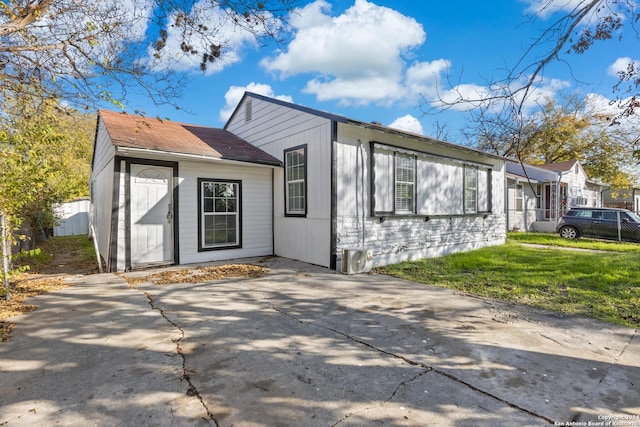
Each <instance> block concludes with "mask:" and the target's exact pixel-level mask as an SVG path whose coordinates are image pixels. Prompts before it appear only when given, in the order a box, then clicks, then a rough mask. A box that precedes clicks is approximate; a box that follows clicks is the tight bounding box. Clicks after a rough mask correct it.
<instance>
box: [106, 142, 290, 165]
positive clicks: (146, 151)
mask: <svg viewBox="0 0 640 427" xmlns="http://www.w3.org/2000/svg"><path fill="white" fill-rule="evenodd" d="M114 147H115V149H116V154H119V155H124V156H127V155H129V154H130V153H131V154H134V153H135V154H136V155H146V156H148V155H156V156H161V157H180V158H184V159H188V160H194V161H204V162H223V163H227V164H237V165H245V166H246V165H248V164H249V165H256V166H263V167H282V162H280V161H277V162H276V161H266V160H265V161H261V160H244V159H229V158H223V157H217V156H209V155H206V154H193V153H180V152H176V151H165V150H155V149H151V148H138V147H129V146H122V145H116V144H114Z"/></svg>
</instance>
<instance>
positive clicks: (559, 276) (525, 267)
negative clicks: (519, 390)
mask: <svg viewBox="0 0 640 427" xmlns="http://www.w3.org/2000/svg"><path fill="white" fill-rule="evenodd" d="M521 242H522V243H536V244H545V245H556V246H566V243H570V244H571V245H572V246H575V247H581V248H586V249H597V250H598V251H603V250H604V251H607V252H605V253H603V252H584V251H574V250H566V249H556V248H537V247H529V246H526V245H522V244H521ZM638 252H640V245H638V244H620V243H617V242H599V241H588V240H583V239H579V240H577V241H573V242H567V241H566V240H564V239H561V238H560V237H557V235H553V234H539V233H509V235H508V238H507V243H506V244H505V245H502V246H495V247H490V248H484V249H479V250H476V251H471V252H467V253H460V254H453V255H449V256H445V257H441V258H432V259H424V260H420V261H411V262H404V263H401V264H396V265H390V266H386V267H382V268H378V269H376V271H377V272H378V273H382V274H387V275H391V276H395V277H401V278H404V279H409V280H413V281H416V282H420V283H426V284H431V285H436V286H442V287H446V288H450V289H456V290H459V291H464V292H468V293H471V294H475V295H480V296H485V297H490V298H498V299H502V300H506V301H512V302H517V303H521V304H528V305H531V306H535V307H540V308H545V309H550V310H555V311H559V312H563V313H569V314H578V315H582V316H588V317H592V318H595V319H600V320H604V321H607V322H612V323H617V324H621V325H626V326H632V327H640V254H639V253H638Z"/></svg>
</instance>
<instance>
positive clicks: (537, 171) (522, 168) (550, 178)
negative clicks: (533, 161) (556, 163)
mask: <svg viewBox="0 0 640 427" xmlns="http://www.w3.org/2000/svg"><path fill="white" fill-rule="evenodd" d="M540 166H541V165H536V166H533V165H528V164H526V163H519V162H516V161H512V160H509V161H507V162H506V164H505V169H506V171H507V173H508V174H511V175H515V176H518V177H522V178H525V179H526V178H527V177H528V178H529V179H530V180H532V181H537V182H556V181H558V180H559V179H560V177H559V176H558V174H557V173H556V172H552V171H550V170H548V169H545V168H541V167H540Z"/></svg>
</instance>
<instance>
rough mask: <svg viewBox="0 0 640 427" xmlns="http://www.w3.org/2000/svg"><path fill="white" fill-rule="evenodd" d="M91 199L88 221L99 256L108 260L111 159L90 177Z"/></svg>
mask: <svg viewBox="0 0 640 427" xmlns="http://www.w3.org/2000/svg"><path fill="white" fill-rule="evenodd" d="M91 186H92V188H93V198H92V200H91V212H90V214H89V220H90V221H91V223H92V224H93V226H94V228H95V232H96V235H95V236H94V238H95V239H96V242H97V243H98V251H99V252H100V256H102V258H103V259H104V260H105V261H107V260H108V259H109V245H110V244H111V201H112V199H113V190H112V188H113V159H111V161H110V162H109V163H108V164H107V166H106V167H104V168H103V169H102V171H100V172H99V173H96V174H95V175H94V176H93V177H92V182H91Z"/></svg>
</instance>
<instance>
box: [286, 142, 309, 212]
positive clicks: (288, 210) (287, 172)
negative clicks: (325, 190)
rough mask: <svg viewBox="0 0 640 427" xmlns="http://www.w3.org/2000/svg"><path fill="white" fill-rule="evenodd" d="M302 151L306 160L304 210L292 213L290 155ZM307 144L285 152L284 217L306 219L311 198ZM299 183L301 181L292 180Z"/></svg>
mask: <svg viewBox="0 0 640 427" xmlns="http://www.w3.org/2000/svg"><path fill="white" fill-rule="evenodd" d="M300 150H302V158H303V159H304V163H303V167H304V171H303V174H304V177H303V183H302V190H303V192H304V194H303V195H302V201H303V203H304V208H303V209H302V210H301V211H297V210H296V211H292V210H291V209H290V200H289V182H290V180H289V162H288V154H289V153H292V152H294V151H300ZM307 159H308V158H307V144H303V145H298V146H296V147H291V148H287V149H286V150H284V216H285V217H293V218H296V217H297V218H306V216H307V212H308V208H309V203H308V201H309V197H308V191H307V189H308V179H307V178H308V170H309V166H308V165H309V163H308V161H307ZM291 181H292V182H293V181H299V179H296V180H291Z"/></svg>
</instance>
